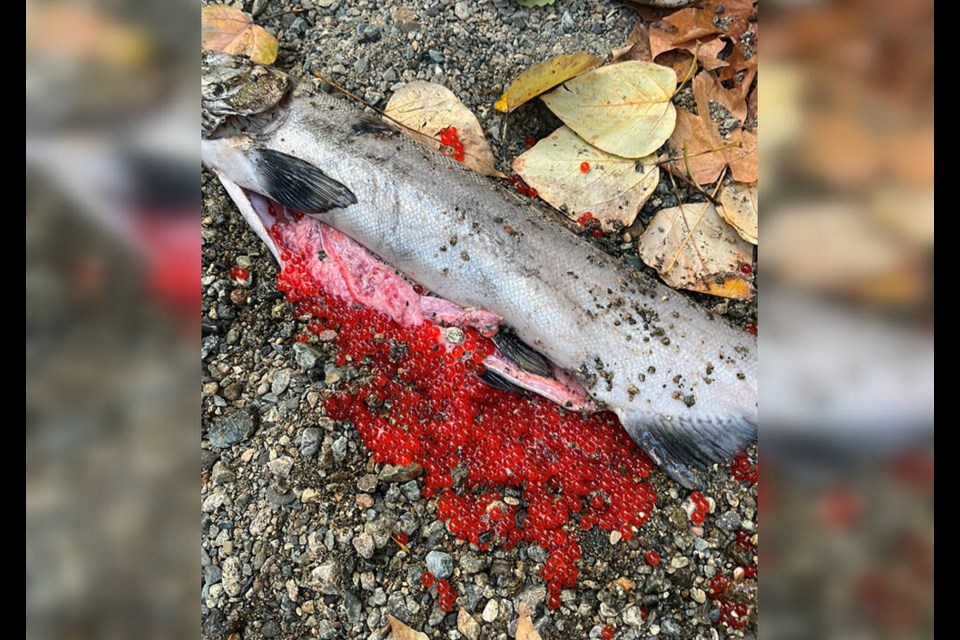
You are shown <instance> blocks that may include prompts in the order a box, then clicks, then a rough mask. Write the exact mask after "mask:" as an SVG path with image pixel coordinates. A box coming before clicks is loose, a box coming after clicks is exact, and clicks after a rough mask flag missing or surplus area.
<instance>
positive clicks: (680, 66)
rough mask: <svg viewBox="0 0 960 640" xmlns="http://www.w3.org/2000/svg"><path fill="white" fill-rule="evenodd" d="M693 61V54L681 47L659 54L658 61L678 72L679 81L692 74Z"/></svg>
mask: <svg viewBox="0 0 960 640" xmlns="http://www.w3.org/2000/svg"><path fill="white" fill-rule="evenodd" d="M692 62H693V55H691V54H690V53H689V52H687V51H683V50H681V49H673V50H672V51H667V52H666V53H661V54H660V55H658V56H657V59H656V63H657V64H662V65H663V66H665V67H670V68H671V69H673V71H674V73H676V74H677V82H683V80H684V78H686V77H687V76H689V75H690V66H691V64H692Z"/></svg>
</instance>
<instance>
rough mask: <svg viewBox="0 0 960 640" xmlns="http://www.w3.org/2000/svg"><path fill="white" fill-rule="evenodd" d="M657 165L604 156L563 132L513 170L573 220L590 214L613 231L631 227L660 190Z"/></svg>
mask: <svg viewBox="0 0 960 640" xmlns="http://www.w3.org/2000/svg"><path fill="white" fill-rule="evenodd" d="M655 162H656V159H655V158H654V157H653V156H647V157H646V158H643V159H641V160H632V159H628V158H621V157H620V156H615V155H612V154H609V153H606V152H604V151H601V150H600V149H597V148H596V147H593V146H591V145H589V144H587V143H586V142H584V141H583V139H582V138H580V137H579V136H578V135H577V134H575V133H574V132H573V131H571V130H570V129H569V128H567V127H560V128H559V129H557V130H556V131H554V132H553V133H552V134H550V135H549V136H547V137H546V138H544V139H542V140H540V142H538V143H537V144H536V146H534V147H533V148H531V149H529V150H527V151H526V152H524V153H523V154H522V155H520V157H518V158H517V159H516V160H514V161H513V170H514V171H516V172H517V173H518V174H519V175H520V177H521V178H523V180H524V182H526V183H527V184H528V185H530V186H532V187H534V188H535V189H536V190H537V191H538V192H539V195H540V197H541V198H543V199H544V200H546V201H547V202H549V203H550V204H552V205H553V206H554V207H555V208H557V209H560V210H561V211H563V212H564V213H565V214H566V215H567V217H569V218H570V219H571V220H576V219H577V218H579V217H580V216H581V215H583V214H584V213H587V212H589V213H590V214H592V215H593V217H594V218H597V219H598V220H600V222H601V224H602V225H603V227H604V228H606V229H609V230H613V229H616V228H617V226H616V225H614V222H619V223H620V224H621V225H623V226H624V227H627V226H630V224H632V223H633V221H634V219H635V218H636V217H637V213H638V212H639V211H640V208H641V207H642V206H643V203H644V202H646V201H647V198H649V197H650V194H652V193H653V190H654V189H656V188H657V183H658V182H659V181H660V170H659V168H657V166H656V165H655ZM584 163H586V164H584ZM584 169H586V171H584Z"/></svg>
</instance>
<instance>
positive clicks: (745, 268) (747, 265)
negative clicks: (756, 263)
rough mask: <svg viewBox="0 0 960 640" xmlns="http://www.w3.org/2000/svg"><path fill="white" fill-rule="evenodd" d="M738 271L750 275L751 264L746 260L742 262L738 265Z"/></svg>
mask: <svg viewBox="0 0 960 640" xmlns="http://www.w3.org/2000/svg"><path fill="white" fill-rule="evenodd" d="M740 273H742V274H743V275H745V276H748V275H750V274H751V273H753V265H752V264H750V263H748V262H744V263H743V264H741V265H740Z"/></svg>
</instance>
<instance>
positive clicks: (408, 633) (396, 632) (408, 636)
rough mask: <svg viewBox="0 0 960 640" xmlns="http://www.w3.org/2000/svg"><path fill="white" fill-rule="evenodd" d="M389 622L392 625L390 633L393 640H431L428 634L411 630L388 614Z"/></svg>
mask: <svg viewBox="0 0 960 640" xmlns="http://www.w3.org/2000/svg"><path fill="white" fill-rule="evenodd" d="M387 622H389V623H390V633H391V634H392V635H391V637H392V638H393V640H429V638H428V637H427V634H425V633H422V632H420V631H416V630H414V629H411V628H410V627H408V626H407V625H406V624H404V623H403V622H400V621H399V620H397V619H396V618H394V617H393V616H392V615H390V614H389V613H388V614H387Z"/></svg>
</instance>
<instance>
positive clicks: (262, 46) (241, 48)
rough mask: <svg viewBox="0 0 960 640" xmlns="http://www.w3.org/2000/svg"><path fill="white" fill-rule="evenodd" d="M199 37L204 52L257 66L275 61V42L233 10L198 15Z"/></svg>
mask: <svg viewBox="0 0 960 640" xmlns="http://www.w3.org/2000/svg"><path fill="white" fill-rule="evenodd" d="M200 34H201V36H200V43H201V46H202V47H203V49H204V51H214V52H217V53H227V54H230V55H234V56H239V55H244V56H247V57H248V58H250V59H251V60H253V61H254V62H258V63H260V64H273V61H274V60H276V59H277V52H278V50H279V44H278V43H277V39H276V38H275V37H273V35H271V34H270V32H269V31H267V30H266V29H264V28H263V27H259V26H257V25H255V24H253V22H252V21H251V20H250V18H249V17H247V14H245V13H243V12H242V11H240V10H239V9H234V8H233V7H225V6H222V5H211V6H207V7H204V8H203V9H202V11H201V13H200Z"/></svg>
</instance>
